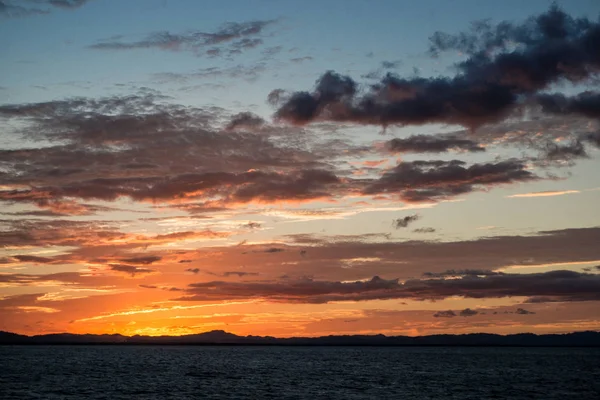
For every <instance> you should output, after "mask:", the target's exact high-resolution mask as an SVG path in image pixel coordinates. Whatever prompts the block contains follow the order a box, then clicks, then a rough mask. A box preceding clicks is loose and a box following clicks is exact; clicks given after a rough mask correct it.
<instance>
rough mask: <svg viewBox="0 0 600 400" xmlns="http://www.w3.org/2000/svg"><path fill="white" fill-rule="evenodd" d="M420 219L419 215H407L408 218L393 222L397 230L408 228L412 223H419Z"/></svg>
mask: <svg viewBox="0 0 600 400" xmlns="http://www.w3.org/2000/svg"><path fill="white" fill-rule="evenodd" d="M419 218H421V217H420V216H419V215H417V214H414V215H407V216H406V217H403V218H397V219H395V220H394V221H393V222H392V225H394V228H396V229H400V228H406V227H407V226H408V225H409V224H410V223H412V222H415V221H417V220H418V219H419Z"/></svg>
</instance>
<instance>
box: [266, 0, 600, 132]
mask: <svg viewBox="0 0 600 400" xmlns="http://www.w3.org/2000/svg"><path fill="white" fill-rule="evenodd" d="M431 40H432V47H431V50H432V52H433V53H437V52H439V51H446V50H454V49H458V50H461V51H463V52H465V53H466V54H467V55H468V59H467V60H466V61H463V62H460V63H458V64H457V65H456V69H457V71H458V72H457V74H456V75H455V76H453V77H437V78H419V77H412V78H401V77H398V76H395V75H392V74H388V75H386V76H385V77H384V78H383V79H382V80H381V81H380V82H379V83H378V84H376V85H372V86H370V87H369V89H368V90H367V91H366V92H364V93H358V92H357V90H356V88H357V86H358V84H357V83H356V82H355V81H354V80H353V79H352V78H350V77H347V76H342V75H339V74H336V73H335V72H332V71H328V72H326V73H325V74H324V75H323V76H322V77H321V78H320V79H319V80H317V83H316V87H315V89H314V90H313V91H312V92H296V93H292V94H289V95H287V96H285V97H284V98H280V99H279V100H280V101H279V102H278V103H277V104H278V106H279V108H278V109H277V111H276V113H275V116H276V117H277V118H279V119H282V120H285V121H288V122H290V123H294V124H306V123H309V122H312V121H315V120H329V121H345V122H355V123H359V124H375V125H383V126H387V125H391V124H398V125H420V124H425V123H443V124H458V125H463V126H465V127H468V128H476V127H479V126H481V125H483V124H485V123H490V122H496V121H499V120H501V119H503V118H504V117H506V116H507V115H508V114H510V113H511V112H512V111H514V110H515V109H516V108H517V107H519V106H521V105H522V104H524V103H523V101H524V100H525V99H526V98H527V97H530V96H534V95H536V94H538V92H540V91H542V90H544V89H546V88H548V87H549V86H550V85H552V84H554V83H557V82H562V81H566V82H570V83H579V82H584V81H586V80H587V79H589V78H590V77H592V76H593V75H594V74H596V73H597V71H598V69H599V68H600V56H598V52H597V48H598V47H600V24H599V23H597V22H595V21H593V20H590V19H574V18H572V17H570V16H569V15H567V14H565V13H564V12H563V11H562V10H560V9H558V7H556V6H553V7H551V8H550V10H549V11H547V12H545V13H543V14H541V15H539V16H536V17H532V18H530V19H529V20H527V21H525V22H524V23H522V24H513V23H510V22H501V23H499V24H497V25H495V26H492V25H491V24H489V23H480V24H476V25H475V28H474V31H472V32H470V33H460V34H458V35H448V34H443V33H436V34H434V35H433V37H432V38H431ZM515 45H516V47H514V46H515ZM511 46H513V47H511Z"/></svg>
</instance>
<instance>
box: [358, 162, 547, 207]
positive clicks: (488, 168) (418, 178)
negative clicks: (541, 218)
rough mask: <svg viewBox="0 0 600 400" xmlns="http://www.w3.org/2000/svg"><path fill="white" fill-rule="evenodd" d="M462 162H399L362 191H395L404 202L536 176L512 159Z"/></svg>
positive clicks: (459, 192) (532, 178)
mask: <svg viewBox="0 0 600 400" xmlns="http://www.w3.org/2000/svg"><path fill="white" fill-rule="evenodd" d="M464 165H465V162H463V161H459V160H452V161H442V160H435V161H433V160H430V161H409V162H401V163H399V164H398V165H397V166H396V167H394V168H392V169H390V170H388V171H386V172H385V173H384V174H383V176H382V177H381V178H379V179H378V180H377V181H375V182H374V183H372V184H370V185H369V186H367V187H366V188H365V189H364V190H363V193H364V194H381V193H398V194H399V195H400V197H401V198H402V199H403V200H404V201H406V202H423V201H436V200H441V199H446V198H450V197H454V196H457V195H461V194H465V193H470V192H473V191H475V190H480V189H484V188H487V187H490V186H494V185H499V184H507V183H512V182H523V181H531V180H535V179H537V178H536V176H535V175H534V174H533V173H532V172H530V171H528V170H527V167H526V165H525V164H524V163H523V162H522V161H519V160H515V159H512V160H506V161H500V162H497V163H485V164H473V165H471V166H469V167H465V166H464Z"/></svg>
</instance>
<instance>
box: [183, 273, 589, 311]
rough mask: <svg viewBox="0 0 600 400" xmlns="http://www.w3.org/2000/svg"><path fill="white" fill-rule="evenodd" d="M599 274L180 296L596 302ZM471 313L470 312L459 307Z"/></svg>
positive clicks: (211, 288) (218, 284) (197, 286)
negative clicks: (525, 298)
mask: <svg viewBox="0 0 600 400" xmlns="http://www.w3.org/2000/svg"><path fill="white" fill-rule="evenodd" d="M599 293H600V276H599V275H597V274H585V273H578V272H573V271H566V270H559V271H550V272H544V273H533V274H500V275H489V276H484V277H479V276H464V277H462V278H457V279H427V280H420V279H410V280H407V281H405V282H404V283H400V282H399V281H398V279H392V280H386V279H382V278H379V277H377V276H376V277H374V278H373V279H371V280H369V281H356V282H349V283H344V282H336V281H316V280H312V279H308V278H307V279H301V280H296V281H292V280H285V281H281V282H224V281H214V282H203V283H193V284H190V285H189V287H188V288H187V289H186V296H185V297H183V298H181V299H179V300H191V301H205V300H228V299H240V298H261V299H266V300H270V301H278V302H289V303H328V302H333V301H366V300H375V299H379V300H384V299H413V300H442V299H445V298H448V297H456V296H459V297H464V298H476V299H479V298H502V297H515V296H553V297H558V298H561V299H562V300H563V301H597V300H600V295H599ZM462 314H464V315H463V316H465V315H466V314H470V315H474V314H473V311H472V310H471V311H466V310H463V313H462Z"/></svg>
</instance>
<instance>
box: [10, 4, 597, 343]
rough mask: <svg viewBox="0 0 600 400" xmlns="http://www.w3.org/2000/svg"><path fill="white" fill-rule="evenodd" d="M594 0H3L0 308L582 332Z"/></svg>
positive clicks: (593, 252) (186, 330) (592, 206)
mask: <svg viewBox="0 0 600 400" xmlns="http://www.w3.org/2000/svg"><path fill="white" fill-rule="evenodd" d="M599 48H600V3H599V2H598V1H596V0H568V1H566V0H565V1H557V2H550V1H546V0H530V1H525V2H524V1H522V0H518V1H515V0H506V1H503V2H495V1H479V0H452V1H451V0H447V1H446V0H421V1H419V2H414V1H398V0H390V1H387V0H378V1H375V2H374V1H366V0H365V1H363V0H344V1H341V0H340V1H337V0H329V1H312V0H311V1H275V0H254V1H242V0H238V1H235V0H229V1H226V0H220V1H202V2H200V1H194V0H128V1H121V0H0V57H1V63H0V221H1V222H0V246H1V247H0V330H5V331H11V332H16V333H21V334H27V335H35V334H45V333H57V332H71V333H96V334H101V333H120V334H125V335H136V334H139V335H183V334H194V333H200V332H205V331H210V330H225V331H228V332H231V333H235V334H239V335H249V334H253V335H271V336H279V337H289V336H321V335H330V334H379V333H383V334H386V335H410V336H415V335H429V334H442V333H443V334H447V333H450V334H460V333H471V332H489V333H498V334H508V333H518V332H534V333H562V332H572V331H583V330H600V312H599V311H598V310H600V246H599V243H600V212H598V204H600V177H599V175H598V167H599V166H600V164H599V162H598V157H599V155H600V120H599V119H600V92H599V91H598V89H599V82H600V81H599V78H600V56H599V53H598V49H599Z"/></svg>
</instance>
